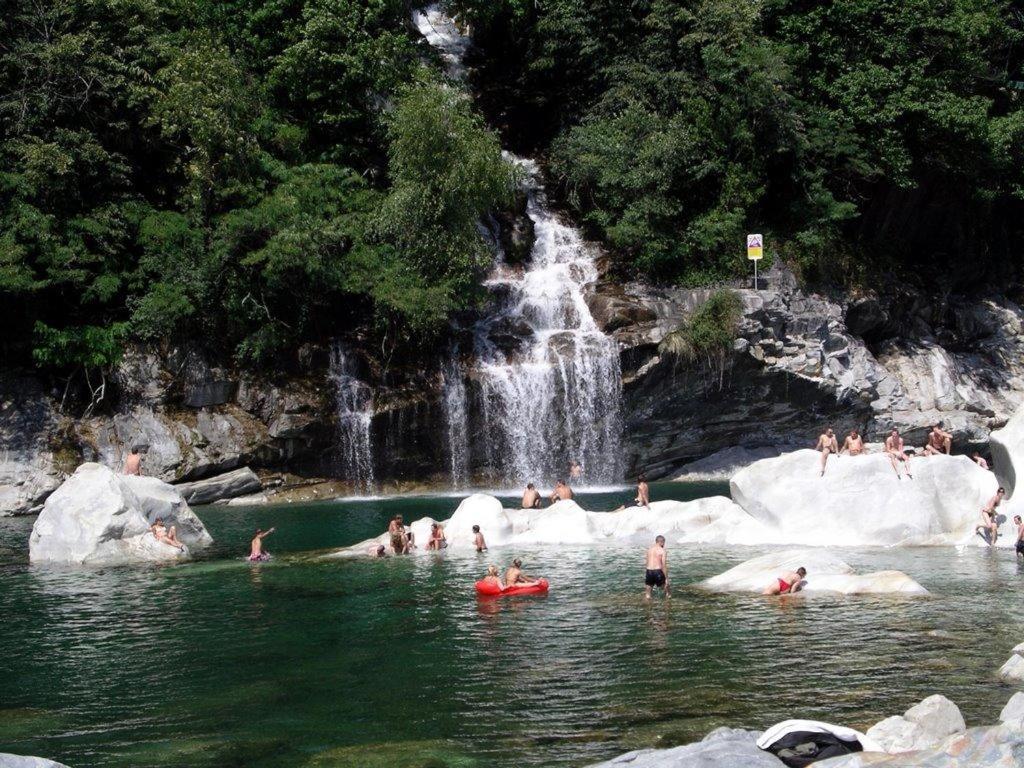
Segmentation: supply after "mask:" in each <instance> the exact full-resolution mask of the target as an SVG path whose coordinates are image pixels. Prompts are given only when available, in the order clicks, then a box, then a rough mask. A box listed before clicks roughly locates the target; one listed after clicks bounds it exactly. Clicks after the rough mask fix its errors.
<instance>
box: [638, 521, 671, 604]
mask: <svg viewBox="0 0 1024 768" xmlns="http://www.w3.org/2000/svg"><path fill="white" fill-rule="evenodd" d="M644 567H645V569H646V570H645V572H644V598H645V599H647V600H650V599H651V593H652V592H653V591H654V588H655V587H658V588H659V589H661V590H662V591H663V592H664V593H665V597H668V596H669V587H668V554H667V553H666V552H665V537H664V536H655V537H654V543H653V544H652V545H651V546H650V547H648V548H647V557H646V560H645V562H644Z"/></svg>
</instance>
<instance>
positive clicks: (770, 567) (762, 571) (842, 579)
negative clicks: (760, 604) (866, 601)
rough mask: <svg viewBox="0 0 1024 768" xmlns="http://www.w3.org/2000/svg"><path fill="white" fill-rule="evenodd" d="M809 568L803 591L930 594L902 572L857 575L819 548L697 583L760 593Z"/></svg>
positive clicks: (751, 563) (777, 555) (773, 556)
mask: <svg viewBox="0 0 1024 768" xmlns="http://www.w3.org/2000/svg"><path fill="white" fill-rule="evenodd" d="M801 566H803V567H804V568H806V569H807V578H806V583H805V584H804V587H803V590H802V592H809V593H814V592H838V593H841V594H847V595H855V594H874V593H901V594H907V595H927V594H928V590H927V589H925V588H924V587H922V586H921V585H920V584H918V583H917V582H916V581H914V580H913V579H912V578H910V577H909V576H907V574H905V573H903V572H902V571H876V572H874V573H865V574H857V573H854V571H853V568H852V567H851V566H850V565H849V564H848V563H846V562H845V561H844V560H842V559H841V558H839V557H837V556H836V555H834V554H832V553H830V552H828V551H824V550H819V549H795V550H794V549H790V550H783V551H779V552H771V553H769V554H767V555H762V556H761V557H755V558H753V559H752V560H747V561H746V562H745V563H740V564H739V565H737V566H735V567H733V568H730V569H729V570H728V571H725V572H724V573H720V574H718V575H717V576H712V577H711V578H710V579H705V580H704V581H702V582H700V583H698V584H697V585H696V586H698V587H701V588H703V589H708V590H712V591H715V592H756V593H760V592H762V591H764V589H765V587H767V586H769V585H771V584H772V583H774V581H775V580H776V579H778V578H779V576H781V575H782V574H783V573H786V572H788V571H795V570H796V569H797V568H799V567H801Z"/></svg>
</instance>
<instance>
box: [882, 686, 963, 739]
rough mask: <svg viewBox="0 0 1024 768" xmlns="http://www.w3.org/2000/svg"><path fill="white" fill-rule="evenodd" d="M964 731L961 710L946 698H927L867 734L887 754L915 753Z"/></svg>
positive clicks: (886, 720) (937, 696)
mask: <svg viewBox="0 0 1024 768" xmlns="http://www.w3.org/2000/svg"><path fill="white" fill-rule="evenodd" d="M966 730H967V724H966V723H965V722H964V718H963V715H961V714H960V709H959V708H958V707H957V705H956V704H954V703H953V702H952V701H950V700H949V699H947V698H946V697H945V696H940V695H935V696H929V697H928V698H927V699H925V700H924V701H922V702H921V703H919V704H916V705H914V706H913V707H911V708H910V709H908V710H907V711H906V712H905V713H904V714H903V716H902V717H900V716H895V717H887V718H886V719H885V720H883V721H882V722H880V723H876V724H875V725H874V726H872V727H871V728H870V729H868V731H867V734H866V735H867V736H868V737H869V738H871V739H874V741H875V742H877V743H878V745H879V746H881V747H882V748H883V749H885V751H886V752H890V753H896V752H914V751H917V750H921V749H928V748H931V747H935V746H937V745H938V744H940V743H942V741H943V740H944V739H946V738H947V737H949V736H952V735H953V734H957V733H963V732H964V731H966Z"/></svg>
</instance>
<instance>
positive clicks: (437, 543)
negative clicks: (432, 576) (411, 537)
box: [427, 523, 448, 552]
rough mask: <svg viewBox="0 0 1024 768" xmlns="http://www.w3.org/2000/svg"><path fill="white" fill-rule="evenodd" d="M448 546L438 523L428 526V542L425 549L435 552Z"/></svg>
mask: <svg viewBox="0 0 1024 768" xmlns="http://www.w3.org/2000/svg"><path fill="white" fill-rule="evenodd" d="M447 546H448V540H447V539H446V538H445V536H444V528H442V527H441V524H440V523H431V524H430V541H428V542H427V549H432V550H434V551H435V552H436V551H437V550H440V549H444V548H445V547H447Z"/></svg>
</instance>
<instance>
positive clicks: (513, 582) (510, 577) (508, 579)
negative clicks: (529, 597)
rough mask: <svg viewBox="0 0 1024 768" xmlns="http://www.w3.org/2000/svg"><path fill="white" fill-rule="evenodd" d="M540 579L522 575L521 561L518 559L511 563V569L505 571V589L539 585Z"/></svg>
mask: <svg viewBox="0 0 1024 768" xmlns="http://www.w3.org/2000/svg"><path fill="white" fill-rule="evenodd" d="M539 583H540V579H535V578H533V577H532V576H527V575H526V574H525V573H523V561H522V560H520V559H519V558H518V557H517V558H516V559H515V560H513V561H512V567H510V568H509V569H508V570H507V571H505V589H508V588H509V587H530V586H533V585H534V584H539Z"/></svg>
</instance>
